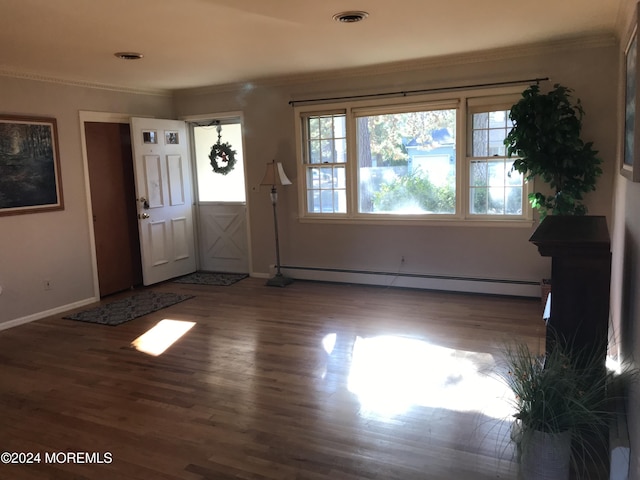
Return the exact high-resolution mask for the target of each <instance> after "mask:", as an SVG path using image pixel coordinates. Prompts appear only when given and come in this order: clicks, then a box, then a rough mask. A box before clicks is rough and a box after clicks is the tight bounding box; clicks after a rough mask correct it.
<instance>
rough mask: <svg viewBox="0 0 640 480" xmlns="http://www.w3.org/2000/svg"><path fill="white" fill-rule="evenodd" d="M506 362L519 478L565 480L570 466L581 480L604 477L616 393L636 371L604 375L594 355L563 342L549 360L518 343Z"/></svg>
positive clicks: (604, 371) (503, 372)
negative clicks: (582, 479) (511, 393)
mask: <svg viewBox="0 0 640 480" xmlns="http://www.w3.org/2000/svg"><path fill="white" fill-rule="evenodd" d="M505 360H506V365H504V367H503V368H504V370H503V371H501V375H502V378H503V379H504V380H505V382H506V383H507V385H508V386H509V387H510V388H511V390H512V392H513V394H514V399H513V407H514V410H515V414H514V417H515V419H516V421H515V423H514V428H513V430H512V437H511V438H512V440H514V441H515V442H516V444H517V447H518V455H519V460H520V469H521V472H520V473H521V478H522V479H523V480H533V479H544V480H567V479H568V478H569V475H570V470H571V467H573V471H575V472H576V473H577V474H578V478H589V477H590V476H591V478H593V476H594V475H595V478H600V477H599V476H597V475H599V474H601V472H602V470H603V469H605V470H606V466H607V464H608V457H607V455H606V448H605V446H606V444H607V435H606V432H607V429H608V425H609V422H610V420H611V419H612V416H613V415H614V412H613V410H612V408H611V404H612V401H613V397H614V394H613V393H612V392H615V391H619V388H617V387H616V388H614V386H616V385H620V384H626V383H628V382H629V381H630V380H631V379H632V377H635V371H631V370H628V371H626V372H625V373H621V374H615V373H613V372H610V371H606V370H605V367H604V365H602V358H601V356H600V355H599V354H598V353H595V350H594V352H593V353H592V352H588V351H578V352H576V350H575V349H573V348H571V347H570V346H569V345H567V344H566V343H563V342H556V343H555V347H554V348H553V349H552V350H551V351H550V352H548V353H547V354H546V356H541V355H537V354H535V353H534V352H532V351H531V350H530V349H529V348H528V346H527V345H526V344H515V345H512V346H510V347H508V348H507V349H506V351H505ZM594 469H595V470H596V472H598V473H595V474H594V473H593V471H594ZM590 472H591V473H590Z"/></svg>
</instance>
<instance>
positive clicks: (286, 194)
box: [176, 38, 618, 282]
mask: <svg viewBox="0 0 640 480" xmlns="http://www.w3.org/2000/svg"><path fill="white" fill-rule="evenodd" d="M617 66H618V57H617V45H616V42H615V40H614V39H613V38H598V39H591V40H589V41H585V42H576V43H574V44H571V45H567V44H563V45H554V46H547V47H544V48H532V49H526V50H525V49H523V50H522V51H520V50H509V51H506V52H500V53H499V54H495V53H492V54H490V55H486V58H484V59H483V58H482V56H477V55H476V56H473V57H471V56H469V57H462V58H455V59H453V60H449V61H442V62H439V63H436V62H431V63H430V64H425V65H424V66H423V67H422V68H420V69H417V70H407V69H404V70H400V69H396V71H393V72H391V71H388V70H389V69H386V70H387V71H384V70H383V69H380V71H378V72H373V73H372V72H367V73H366V74H349V75H344V74H343V75H340V74H334V75H328V74H322V75H319V76H316V77H313V78H311V77H309V78H306V79H298V80H297V81H295V80H296V79H293V80H292V81H289V82H288V83H286V84H282V83H281V84H280V85H271V86H267V85H262V86H260V85H243V86H239V87H238V88H237V89H219V90H218V91H216V90H212V89H211V90H209V91H202V90H200V91H197V92H193V91H192V92H180V93H179V94H178V95H177V97H176V110H177V113H178V114H179V115H194V114H202V113H207V112H218V111H220V112H224V111H228V110H242V111H243V112H244V120H245V124H244V131H245V134H246V138H245V159H246V162H247V165H248V172H249V179H248V180H249V196H250V198H249V200H250V206H251V232H252V239H251V240H252V241H251V244H252V245H253V260H254V265H253V266H254V271H256V272H266V271H267V269H268V266H269V265H270V264H272V263H273V262H274V258H273V257H274V254H273V248H274V247H273V233H272V229H273V225H272V217H271V215H270V211H269V208H270V204H269V202H268V192H267V191H265V190H261V189H260V188H259V187H258V183H259V181H260V179H261V175H262V173H263V171H264V165H265V163H266V162H269V161H271V160H272V159H274V158H275V159H276V160H277V161H280V162H282V163H283V164H284V166H285V169H286V171H287V173H288V174H289V175H290V176H291V177H295V175H296V163H295V162H296V160H295V136H294V114H293V109H292V107H291V106H290V105H289V104H288V102H289V101H290V100H292V99H304V98H313V97H330V96H345V95H350V94H362V93H369V92H380V91H394V90H403V89H419V88H429V87H441V86H455V85H468V84H474V83H487V82H503V81H508V80H516V79H526V78H535V77H540V76H548V77H550V78H551V83H555V82H559V83H562V84H564V85H567V86H570V87H572V88H574V89H575V91H576V95H577V96H579V97H580V98H581V99H582V102H583V104H584V108H585V110H586V112H587V117H586V119H585V137H586V138H587V139H592V140H594V142H595V146H596V148H597V149H598V150H599V151H600V153H601V156H602V158H603V159H604V160H605V166H604V170H605V174H604V175H603V176H602V178H601V179H600V181H599V185H598V191H597V193H595V194H594V195H592V197H591V198H590V199H589V207H590V213H592V214H596V215H607V216H609V215H610V213H611V195H612V188H613V187H612V181H613V175H614V170H615V168H614V163H615V154H616V142H615V138H616V130H615V129H616V101H615V100H616V85H617V78H618V76H617ZM523 89H524V87H523ZM292 180H295V178H292ZM281 192H282V194H281V196H280V198H281V204H280V205H279V208H280V215H279V220H280V222H281V224H280V233H281V253H282V263H283V264H284V265H292V266H297V267H316V268H318V267H319V268H341V269H354V270H366V271H383V272H396V271H398V269H399V267H400V258H401V257H402V256H404V257H405V259H406V262H405V265H404V266H403V267H402V269H403V272H410V273H418V274H427V275H429V274H433V275H447V276H449V275H450V276H459V277H482V278H497V279H507V280H525V281H533V282H537V281H539V280H540V279H541V278H543V277H546V276H549V273H550V262H549V260H548V259H546V258H545V259H543V258H541V257H540V256H539V255H538V252H537V250H536V248H535V247H534V246H533V245H531V244H530V243H529V242H528V238H529V237H530V235H531V233H532V231H533V229H534V228H535V226H532V227H531V228H504V227H503V228H495V227H494V228H487V227H452V226H399V225H398V226H379V225H331V224H329V225H319V224H310V223H301V222H299V221H298V219H297V212H298V205H297V195H298V192H297V187H296V186H295V182H294V185H293V186H292V187H287V188H286V189H285V190H283V189H281Z"/></svg>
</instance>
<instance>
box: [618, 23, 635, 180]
mask: <svg viewBox="0 0 640 480" xmlns="http://www.w3.org/2000/svg"><path fill="white" fill-rule="evenodd" d="M637 19H638V11H636V22H635V23H634V27H633V30H632V31H631V35H630V36H629V41H628V43H627V48H626V49H625V52H624V56H625V58H624V59H625V63H624V65H625V70H624V81H625V89H624V92H625V96H624V138H623V142H622V145H623V151H622V165H621V169H620V173H621V174H622V175H624V176H625V177H626V178H628V179H629V180H631V181H633V182H639V181H640V118H637V115H636V111H637V109H638V106H639V105H640V103H639V100H638V93H640V88H639V85H638V81H639V80H640V76H639V75H638V22H637Z"/></svg>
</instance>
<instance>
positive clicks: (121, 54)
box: [114, 52, 144, 60]
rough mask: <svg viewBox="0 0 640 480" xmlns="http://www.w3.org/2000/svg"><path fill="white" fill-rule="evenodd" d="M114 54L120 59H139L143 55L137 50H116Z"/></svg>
mask: <svg viewBox="0 0 640 480" xmlns="http://www.w3.org/2000/svg"><path fill="white" fill-rule="evenodd" d="M114 55H115V56H116V57H118V58H120V59H122V60H140V59H141V58H142V57H144V55H143V54H141V53H138V52H116V53H114Z"/></svg>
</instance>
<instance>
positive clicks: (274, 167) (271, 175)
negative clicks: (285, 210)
mask: <svg viewBox="0 0 640 480" xmlns="http://www.w3.org/2000/svg"><path fill="white" fill-rule="evenodd" d="M260 185H265V186H270V187H271V205H272V206H273V228H274V230H275V234H276V274H275V276H273V277H272V278H270V279H269V280H267V285H269V286H271V287H285V286H287V285H289V284H290V283H292V282H293V280H292V279H290V278H288V277H285V276H284V275H282V272H280V241H279V237H278V212H277V208H276V206H277V204H278V191H277V189H276V187H277V186H283V185H291V180H289V179H288V178H287V175H286V174H285V173H284V169H283V168H282V164H281V163H276V161H275V160H274V161H273V162H271V163H267V171H266V172H265V174H264V177H263V179H262V181H261V182H260Z"/></svg>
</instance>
